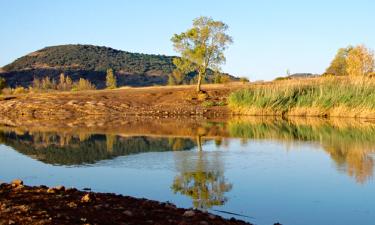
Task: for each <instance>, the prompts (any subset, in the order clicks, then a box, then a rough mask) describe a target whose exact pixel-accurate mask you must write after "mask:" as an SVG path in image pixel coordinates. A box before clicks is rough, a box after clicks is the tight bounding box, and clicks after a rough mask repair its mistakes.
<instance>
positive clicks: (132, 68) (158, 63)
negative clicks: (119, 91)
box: [3, 45, 175, 74]
mask: <svg viewBox="0 0 375 225" xmlns="http://www.w3.org/2000/svg"><path fill="white" fill-rule="evenodd" d="M172 60H173V57H171V56H163V55H147V54H139V53H130V52H126V51H119V50H115V49H112V48H107V47H99V46H93V45H60V46H52V47H46V48H43V49H41V50H39V51H36V52H34V53H31V54H29V55H27V56H24V57H21V58H19V59H17V60H16V61H14V62H13V63H11V64H9V65H6V66H4V67H3V69H4V70H5V71H18V70H24V69H25V68H39V67H40V65H44V66H48V68H58V69H61V68H62V69H65V68H70V69H75V70H87V71H102V72H105V71H106V70H107V68H112V69H113V70H114V71H123V72H127V73H132V74H144V73H146V72H154V73H159V74H170V73H172V70H173V69H174V68H175V66H174V65H173V63H172Z"/></svg>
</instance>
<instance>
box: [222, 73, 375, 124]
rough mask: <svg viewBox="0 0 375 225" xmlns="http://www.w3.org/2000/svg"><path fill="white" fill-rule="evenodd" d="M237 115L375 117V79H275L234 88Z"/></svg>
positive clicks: (233, 104)
mask: <svg viewBox="0 0 375 225" xmlns="http://www.w3.org/2000/svg"><path fill="white" fill-rule="evenodd" d="M228 106H229V108H230V110H231V112H233V113H234V114H238V115H257V116H259V115H262V116H265V115H272V116H314V117H350V118H375V79H374V78H367V77H320V78H311V79H296V80H283V81H275V82H271V83H268V84H265V85H261V86H259V85H258V86H257V85H253V86H249V87H248V88H245V89H241V90H237V91H234V92H233V93H231V94H230V96H229V98H228Z"/></svg>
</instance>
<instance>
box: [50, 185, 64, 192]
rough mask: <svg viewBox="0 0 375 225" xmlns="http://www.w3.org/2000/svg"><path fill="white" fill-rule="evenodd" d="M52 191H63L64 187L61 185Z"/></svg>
mask: <svg viewBox="0 0 375 225" xmlns="http://www.w3.org/2000/svg"><path fill="white" fill-rule="evenodd" d="M53 189H55V190H56V191H65V187H64V186H62V185H59V186H56V187H54V188H53Z"/></svg>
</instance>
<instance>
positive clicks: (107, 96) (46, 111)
mask: <svg viewBox="0 0 375 225" xmlns="http://www.w3.org/2000/svg"><path fill="white" fill-rule="evenodd" d="M267 85H269V84H239V83H234V84H222V85H212V84H211V85H204V86H203V89H204V90H205V91H206V92H207V95H208V96H203V97H200V96H199V95H197V93H196V91H195V86H193V85H185V86H163V87H142V88H119V89H114V90H95V91H82V92H51V93H32V94H26V95H16V96H2V97H0V115H3V117H4V119H3V121H5V120H9V121H15V120H18V119H20V118H22V120H24V121H28V120H30V121H32V120H33V121H37V120H75V121H80V120H81V121H82V120H83V119H85V118H87V119H88V120H100V121H111V120H115V119H124V118H129V117H139V118H143V117H153V118H155V119H159V118H172V119H174V118H177V119H178V118H185V119H186V118H187V119H191V118H201V119H205V118H209V119H212V118H223V117H227V118H229V117H233V116H269V117H277V118H280V117H318V118H358V119H359V118H363V119H375V110H370V109H365V108H364V109H360V108H358V107H352V108H349V107H344V106H337V107H336V106H334V107H332V108H329V109H323V108H321V107H299V106H294V107H291V108H286V109H282V108H280V109H279V108H272V107H259V106H252V105H249V106H244V105H243V106H240V105H233V104H231V102H230V101H231V100H230V98H231V93H233V92H235V91H238V90H245V89H247V88H267Z"/></svg>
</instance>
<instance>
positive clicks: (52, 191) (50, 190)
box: [47, 188, 56, 194]
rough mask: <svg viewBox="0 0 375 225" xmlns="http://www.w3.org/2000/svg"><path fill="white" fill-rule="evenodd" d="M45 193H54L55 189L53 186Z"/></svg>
mask: <svg viewBox="0 0 375 225" xmlns="http://www.w3.org/2000/svg"><path fill="white" fill-rule="evenodd" d="M47 193H49V194H54V193H56V190H55V189H54V188H48V189H47Z"/></svg>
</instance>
